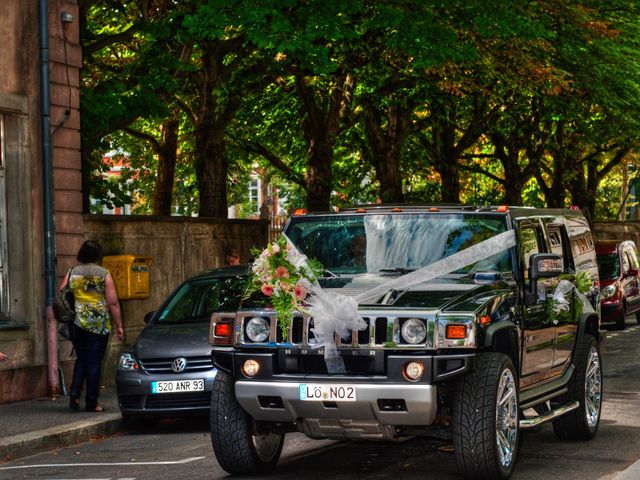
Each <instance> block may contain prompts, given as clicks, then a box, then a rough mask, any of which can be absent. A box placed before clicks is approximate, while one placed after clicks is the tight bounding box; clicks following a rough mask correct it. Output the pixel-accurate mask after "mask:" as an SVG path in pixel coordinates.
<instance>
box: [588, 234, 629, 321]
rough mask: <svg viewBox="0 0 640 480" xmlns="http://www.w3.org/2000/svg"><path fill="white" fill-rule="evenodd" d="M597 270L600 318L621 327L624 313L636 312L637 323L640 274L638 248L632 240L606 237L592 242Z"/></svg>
mask: <svg viewBox="0 0 640 480" xmlns="http://www.w3.org/2000/svg"><path fill="white" fill-rule="evenodd" d="M596 254H597V257H598V269H599V270H600V289H601V290H600V306H601V308H602V312H601V317H602V322H614V323H615V327H616V330H624V328H625V317H626V316H627V315H628V314H630V313H635V314H636V320H637V322H638V323H640V278H638V269H639V268H640V263H639V261H638V249H637V248H636V244H635V243H634V242H633V241H632V240H625V241H616V240H608V241H603V242H599V243H596Z"/></svg>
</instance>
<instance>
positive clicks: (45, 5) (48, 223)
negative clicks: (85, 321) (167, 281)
mask: <svg viewBox="0 0 640 480" xmlns="http://www.w3.org/2000/svg"><path fill="white" fill-rule="evenodd" d="M38 14H39V16H38V19H39V23H40V29H39V30H40V115H41V117H40V128H41V132H40V133H41V135H42V138H41V141H42V145H41V147H42V180H43V182H42V184H43V190H42V192H43V195H42V196H43V209H42V211H43V216H44V280H45V296H46V318H47V323H46V325H47V360H48V361H47V376H48V386H49V395H50V396H52V397H55V396H57V395H59V394H60V379H59V376H58V332H57V322H56V319H55V317H54V316H53V307H52V306H53V299H54V298H55V292H56V262H55V260H56V244H55V232H56V228H55V221H54V207H53V202H54V197H53V151H52V148H51V95H50V80H49V2H48V0H39V1H38Z"/></svg>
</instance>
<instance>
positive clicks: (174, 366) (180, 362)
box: [171, 357, 187, 373]
mask: <svg viewBox="0 0 640 480" xmlns="http://www.w3.org/2000/svg"><path fill="white" fill-rule="evenodd" d="M185 368H187V359H186V358H184V357H178V358H176V359H175V360H174V361H173V362H172V363H171V370H173V371H174V372H176V373H180V372H182V371H184V369H185Z"/></svg>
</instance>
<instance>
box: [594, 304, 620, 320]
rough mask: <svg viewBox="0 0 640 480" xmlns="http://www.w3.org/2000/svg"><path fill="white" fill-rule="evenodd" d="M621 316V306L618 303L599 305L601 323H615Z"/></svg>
mask: <svg viewBox="0 0 640 480" xmlns="http://www.w3.org/2000/svg"><path fill="white" fill-rule="evenodd" d="M623 315H624V311H623V310H622V304H621V303H619V302H607V303H605V302H602V303H601V304H600V320H601V321H602V322H605V323H608V322H615V321H617V320H618V319H619V318H620V317H621V316H623Z"/></svg>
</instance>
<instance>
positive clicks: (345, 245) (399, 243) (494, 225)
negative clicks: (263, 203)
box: [285, 213, 511, 274]
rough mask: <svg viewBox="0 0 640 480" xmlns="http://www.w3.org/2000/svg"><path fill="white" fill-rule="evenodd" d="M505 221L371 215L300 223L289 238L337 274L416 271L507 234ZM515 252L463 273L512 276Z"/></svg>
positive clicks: (494, 217) (291, 229)
mask: <svg viewBox="0 0 640 480" xmlns="http://www.w3.org/2000/svg"><path fill="white" fill-rule="evenodd" d="M506 229H507V223H506V219H505V217H504V216H503V215H481V214H475V213H474V214H465V213H455V214H442V213H406V214H397V213H394V214H368V215H341V216H337V215H327V216H311V217H294V218H292V219H291V221H290V222H289V224H288V225H287V229H286V232H285V233H286V234H287V236H288V237H289V238H290V239H291V241H292V242H293V243H294V244H295V245H296V246H297V247H298V248H299V249H300V251H301V252H303V253H304V254H305V255H307V257H309V258H314V259H316V260H318V261H320V262H321V263H322V264H323V265H324V267H325V268H327V269H328V270H330V271H331V272H333V273H336V274H345V273H364V272H374V273H375V272H386V271H401V270H415V269H418V268H421V267H424V266H427V265H430V264H431V263H433V262H435V261H437V260H440V259H442V258H445V257H448V256H449V255H452V254H454V253H456V252H459V251H460V250H463V249H465V248H467V247H470V246H472V245H475V244H476V243H479V242H481V241H483V240H486V239H488V238H490V237H492V236H494V235H497V234H499V233H502V232H504V231H506ZM510 270H511V264H510V261H509V252H508V251H504V252H501V253H500V254H498V255H494V256H492V257H488V258H486V259H484V260H482V261H480V262H477V263H476V264H474V265H469V266H467V267H465V268H464V269H462V271H459V272H460V273H466V272H469V271H485V272H486V271H494V272H500V271H510Z"/></svg>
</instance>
